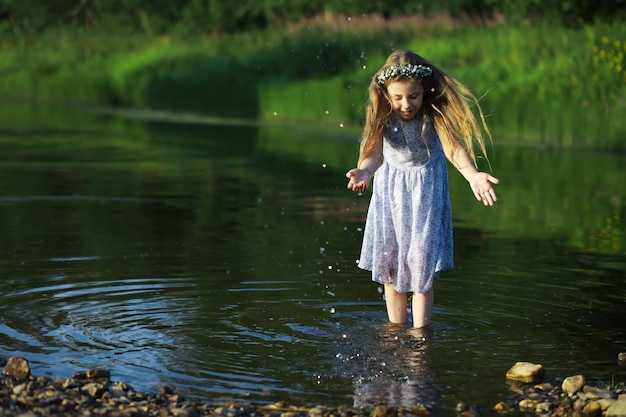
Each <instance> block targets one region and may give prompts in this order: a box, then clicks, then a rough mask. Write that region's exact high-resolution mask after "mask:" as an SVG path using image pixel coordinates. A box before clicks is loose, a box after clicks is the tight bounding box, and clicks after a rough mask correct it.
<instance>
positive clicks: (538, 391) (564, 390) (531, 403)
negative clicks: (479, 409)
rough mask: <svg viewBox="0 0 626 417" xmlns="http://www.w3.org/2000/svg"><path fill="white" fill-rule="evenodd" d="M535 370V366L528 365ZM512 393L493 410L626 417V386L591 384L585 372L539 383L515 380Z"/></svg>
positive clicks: (563, 416) (573, 416) (546, 416)
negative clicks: (584, 374)
mask: <svg viewBox="0 0 626 417" xmlns="http://www.w3.org/2000/svg"><path fill="white" fill-rule="evenodd" d="M528 369H531V368H528ZM506 376H507V380H508V381H509V384H510V391H511V393H512V395H511V396H510V397H509V398H507V399H506V400H503V401H500V402H498V403H496V404H495V405H494V406H493V409H494V410H495V411H496V412H497V413H498V414H501V415H505V414H509V413H513V414H515V413H522V414H524V415H526V414H528V413H533V414H534V415H538V416H542V417H601V416H603V417H618V416H619V417H626V385H624V384H623V383H621V384H611V385H606V386H600V387H597V386H592V385H589V384H588V382H587V381H586V379H585V377H584V376H583V375H572V376H568V377H566V378H563V379H560V378H555V379H554V381H553V382H542V383H539V384H533V383H523V382H519V380H518V381H513V380H511V378H509V374H507V375H506Z"/></svg>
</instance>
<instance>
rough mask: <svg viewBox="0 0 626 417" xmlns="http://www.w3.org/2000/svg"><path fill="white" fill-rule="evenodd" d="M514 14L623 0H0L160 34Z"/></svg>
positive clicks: (592, 10) (23, 15)
mask: <svg viewBox="0 0 626 417" xmlns="http://www.w3.org/2000/svg"><path fill="white" fill-rule="evenodd" d="M441 12H445V13H448V14H450V15H452V16H470V17H479V18H483V17H487V16H493V15H494V14H504V15H506V16H509V17H517V18H536V17H550V18H552V19H554V20H556V21H561V22H564V23H566V24H569V25H576V24H578V23H579V22H580V21H584V22H591V21H594V20H597V19H616V18H624V17H626V0H595V1H591V0H570V1H560V0H478V1H476V0H440V1H436V2H434V1H431V2H407V1H405V0H343V1H331V0H289V1H285V0H238V1H230V0H46V1H41V0H0V15H2V16H4V17H5V18H6V19H8V20H9V21H10V22H11V25H12V26H13V27H14V30H15V31H22V30H27V31H34V32H38V31H41V30H43V29H46V28H52V27H60V26H66V25H72V26H76V27H84V28H92V27H112V26H118V27H124V28H128V29H131V30H135V31H141V32H143V33H147V34H164V33H168V32H170V31H171V30H172V28H174V27H176V28H178V30H179V31H180V32H187V33H189V34H193V33H197V32H198V31H204V32H205V33H216V32H220V33H237V32H244V31H249V30H254V29H267V28H279V27H281V26H282V25H284V23H285V22H295V21H300V20H301V19H302V18H307V17H312V16H318V15H324V14H328V13H330V14H341V15H345V16H356V17H358V16H363V15H367V14H372V13H376V14H379V15H381V16H384V17H385V18H389V17H393V16H406V15H410V14H415V13H419V14H426V15H432V14H436V13H441Z"/></svg>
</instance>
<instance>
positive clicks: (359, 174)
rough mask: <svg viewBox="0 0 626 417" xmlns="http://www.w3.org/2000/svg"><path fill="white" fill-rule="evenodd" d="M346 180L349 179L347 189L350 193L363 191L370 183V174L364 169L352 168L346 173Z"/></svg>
mask: <svg viewBox="0 0 626 417" xmlns="http://www.w3.org/2000/svg"><path fill="white" fill-rule="evenodd" d="M346 178H349V179H350V181H348V189H349V190H352V191H363V190H365V189H366V188H367V186H368V185H369V182H370V173H369V172H367V171H366V170H364V169H359V168H354V169H351V170H350V171H348V172H346Z"/></svg>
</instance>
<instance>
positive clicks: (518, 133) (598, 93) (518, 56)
mask: <svg viewBox="0 0 626 417" xmlns="http://www.w3.org/2000/svg"><path fill="white" fill-rule="evenodd" d="M5 33H6V31H5ZM1 42H2V43H1V49H2V55H1V56H2V60H1V61H0V73H2V74H3V77H0V93H2V94H3V95H4V96H9V97H11V96H12V97H28V98H36V99H40V100H54V101H59V102H72V103H83V104H96V105H104V106H120V107H130V108H137V109H160V110H175V111H192V112H198V113H202V114H209V115H214V116H226V117H236V118H242V117H243V118H271V119H277V120H280V119H288V120H303V121H307V122H313V123H318V124H326V123H328V124H330V125H334V126H338V125H345V126H347V125H350V126H359V125H360V124H361V123H362V118H363V116H362V114H363V108H364V105H365V100H366V90H367V85H368V82H369V78H370V77H371V75H372V73H373V72H374V71H375V70H376V68H378V67H379V66H380V65H381V64H382V62H383V61H384V58H385V57H386V55H387V54H388V53H389V52H390V51H391V50H393V49H394V48H396V49H397V48H410V49H413V50H415V51H416V52H418V53H420V54H421V55H423V56H425V57H427V58H428V59H430V60H432V61H433V62H435V63H436V64H438V65H440V66H441V67H442V68H443V69H444V70H446V71H447V72H449V73H451V74H452V75H453V76H455V77H456V78H458V79H459V80H461V81H462V82H464V83H465V84H466V85H468V86H469V87H470V88H471V89H472V90H473V91H474V92H475V93H476V94H477V95H478V96H484V97H483V101H482V103H483V107H484V110H485V111H486V113H487V114H488V115H489V118H488V122H489V125H490V127H491V128H492V130H493V133H494V139H495V140H496V141H506V142H523V143H541V144H545V145H549V146H558V147H585V148H587V147H593V148H598V149H609V150H620V151H623V150H626V141H625V140H624V139H626V103H625V101H624V97H626V70H625V69H624V68H623V66H624V62H623V56H624V52H625V51H626V49H624V48H626V47H625V46H624V44H626V28H625V27H624V25H621V24H619V23H618V22H616V23H613V24H608V23H605V24H603V23H598V24H596V25H593V26H586V27H581V28H579V29H571V28H565V27H561V26H555V25H550V24H548V23H546V22H533V23H528V22H526V23H518V24H503V23H491V24H477V23H467V22H460V23H459V22H452V21H450V20H449V19H446V18H440V19H439V20H436V21H425V20H423V18H419V17H412V18H404V19H398V20H397V21H392V22H387V23H385V24H383V23H382V22H381V21H379V20H377V19H375V18H363V19H361V20H360V21H356V20H355V21H351V22H347V21H345V20H341V19H340V18H334V20H333V19H330V20H328V19H327V20H325V21H321V22H304V23H302V24H300V25H291V26H287V27H285V28H284V29H283V30H282V31H273V32H265V33H256V32H255V33H246V34H241V35H233V36H228V37H211V36H206V35H198V36H197V37H196V38H189V37H186V38H181V37H176V36H174V35H172V36H162V37H150V36H147V35H143V34H136V33H125V32H123V31H121V30H119V29H111V30H107V31H104V30H102V29H101V30H100V31H96V32H89V31H85V30H82V31H80V30H76V29H73V30H70V29H67V30H66V31H56V32H50V33H46V34H45V35H43V36H39V37H36V38H32V39H26V38H24V37H16V36H14V35H6V34H5V36H4V37H3V39H2V41H1Z"/></svg>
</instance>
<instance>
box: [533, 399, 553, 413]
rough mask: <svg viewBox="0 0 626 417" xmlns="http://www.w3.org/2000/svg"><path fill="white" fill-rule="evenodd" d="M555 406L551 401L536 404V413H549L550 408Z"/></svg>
mask: <svg viewBox="0 0 626 417" xmlns="http://www.w3.org/2000/svg"><path fill="white" fill-rule="evenodd" d="M552 408H554V407H553V406H552V403H551V402H547V401H545V402H542V403H539V404H537V405H536V406H535V413H537V414H547V413H548V412H549V411H550V410H552Z"/></svg>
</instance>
